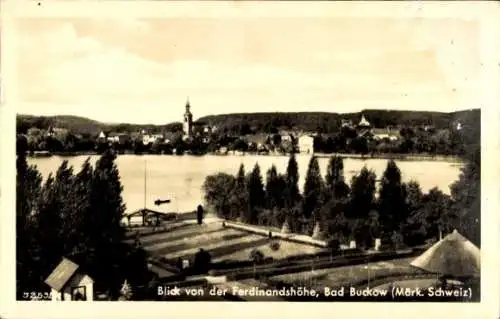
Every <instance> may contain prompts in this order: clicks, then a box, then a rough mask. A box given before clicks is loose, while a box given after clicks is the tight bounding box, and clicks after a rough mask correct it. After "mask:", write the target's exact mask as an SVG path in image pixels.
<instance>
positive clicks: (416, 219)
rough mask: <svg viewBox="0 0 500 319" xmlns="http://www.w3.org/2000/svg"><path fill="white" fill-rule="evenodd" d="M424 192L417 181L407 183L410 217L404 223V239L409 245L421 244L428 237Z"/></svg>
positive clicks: (407, 203) (407, 202) (407, 201)
mask: <svg viewBox="0 0 500 319" xmlns="http://www.w3.org/2000/svg"><path fill="white" fill-rule="evenodd" d="M423 197H424V195H423V193H422V190H421V189H420V185H419V184H418V182H416V181H410V182H409V183H408V184H407V185H406V205H407V209H408V218H407V220H406V221H404V223H403V236H404V241H405V243H406V244H407V245H408V246H414V245H421V244H423V243H424V242H425V239H426V238H427V237H426V236H427V231H426V229H427V221H426V215H425V211H424V209H423Z"/></svg>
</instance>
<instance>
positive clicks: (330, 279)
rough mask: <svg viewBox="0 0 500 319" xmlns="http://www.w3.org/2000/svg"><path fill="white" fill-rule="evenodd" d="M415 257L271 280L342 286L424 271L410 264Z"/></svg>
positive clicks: (314, 285) (303, 284)
mask: <svg viewBox="0 0 500 319" xmlns="http://www.w3.org/2000/svg"><path fill="white" fill-rule="evenodd" d="M413 259H414V258H404V259H395V260H390V261H381V262H376V263H368V264H363V265H355V266H345V267H339V268H334V269H331V268H330V269H321V270H315V271H306V272H300V273H294V274H286V275H280V276H275V277H271V278H270V280H271V281H277V282H284V283H288V284H293V285H298V286H307V287H319V288H320V289H323V287H326V286H327V287H341V286H353V285H358V284H360V283H362V282H364V281H369V280H376V279H377V278H381V277H386V276H405V275H417V274H421V273H422V272H421V271H419V270H418V269H415V268H413V267H411V266H410V262H411V261H412V260H413Z"/></svg>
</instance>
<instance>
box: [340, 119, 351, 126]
mask: <svg viewBox="0 0 500 319" xmlns="http://www.w3.org/2000/svg"><path fill="white" fill-rule="evenodd" d="M340 126H341V127H349V128H352V127H354V125H353V124H352V121H351V120H348V119H342V120H341V122H340Z"/></svg>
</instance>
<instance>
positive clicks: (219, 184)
mask: <svg viewBox="0 0 500 319" xmlns="http://www.w3.org/2000/svg"><path fill="white" fill-rule="evenodd" d="M235 183H236V179H235V178H234V176H232V175H229V174H225V173H218V174H215V175H209V176H207V177H206V178H205V182H204V183H203V190H204V192H205V202H206V203H207V204H208V205H209V207H210V208H211V209H213V210H214V211H215V213H216V214H217V216H219V217H221V218H229V217H230V213H231V205H230V199H231V197H232V191H233V189H234V185H235Z"/></svg>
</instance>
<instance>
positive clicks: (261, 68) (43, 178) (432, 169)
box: [2, 1, 498, 307]
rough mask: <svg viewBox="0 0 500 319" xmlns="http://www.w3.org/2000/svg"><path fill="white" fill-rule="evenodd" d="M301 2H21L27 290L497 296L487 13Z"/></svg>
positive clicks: (78, 295) (263, 296)
mask: <svg viewBox="0 0 500 319" xmlns="http://www.w3.org/2000/svg"><path fill="white" fill-rule="evenodd" d="M103 2H105V1H103ZM376 3H377V5H379V6H380V7H381V8H384V7H387V8H388V9H389V6H390V5H391V4H390V2H383V1H381V2H376ZM429 3H430V4H429V6H432V3H431V2H429ZM177 4H178V5H179V6H180V7H182V5H181V4H179V3H177ZM301 4H302V5H304V3H301V2H291V3H271V4H267V6H268V9H267V10H266V9H265V6H266V4H265V3H260V2H243V3H241V4H236V3H233V2H229V3H227V2H224V1H220V2H215V3H212V4H211V5H209V4H201V3H197V2H194V3H191V5H190V6H189V8H190V9H189V8H188V9H186V11H182V10H180V9H179V8H178V7H177V9H176V12H181V13H179V14H170V15H165V16H160V15H158V14H157V15H154V16H145V15H144V16H139V15H138V16H137V17H134V16H132V15H130V14H127V15H123V16H121V15H120V14H119V13H118V11H119V10H117V11H116V14H115V15H113V16H106V17H101V16H99V15H97V14H96V15H94V16H92V15H75V16H72V15H71V14H68V15H67V16H62V15H60V14H58V15H54V16H50V15H47V14H45V15H40V16H36V15H31V16H24V17H23V16H20V17H17V18H16V19H15V29H16V34H15V35H16V40H15V46H14V47H12V52H13V54H14V53H15V55H16V61H15V65H14V66H12V67H11V69H15V70H16V77H15V80H16V94H17V95H16V97H15V101H16V103H15V105H14V106H12V112H13V113H15V121H16V123H15V156H16V158H15V162H16V164H15V165H16V166H15V176H16V177H15V178H16V187H15V192H14V190H12V192H13V193H12V194H13V195H14V194H15V222H14V223H15V237H16V239H15V241H14V240H13V239H12V241H11V243H10V246H11V247H12V249H14V246H15V256H16V257H15V258H16V260H15V266H14V264H12V267H13V268H15V274H16V275H15V285H16V287H15V298H16V300H17V301H31V302H34V301H49V300H50V301H58V302H60V303H64V302H67V301H83V302H95V303H99V302H101V301H102V302H106V301H107V302H112V301H129V302H133V301H155V302H161V301H163V302H170V301H172V302H173V301H191V302H197V301H214V302H216V301H225V302H232V301H249V302H259V301H260V302H267V301H273V302H318V303H328V302H358V303H359V302H397V303H400V302H425V303H434V302H450V303H473V304H479V303H480V302H481V300H482V299H483V298H484V290H482V289H481V285H482V284H484V278H483V281H482V280H481V277H482V276H481V275H482V271H481V269H482V267H481V262H482V261H483V260H484V258H482V257H484V256H482V248H481V247H482V246H481V244H482V243H481V239H483V244H484V238H486V237H484V236H482V235H484V234H482V231H481V230H482V227H481V224H482V223H481V222H482V221H483V225H484V220H483V219H484V211H482V210H484V208H483V209H482V207H481V206H482V205H481V204H482V203H481V162H482V160H481V158H482V153H481V142H482V141H483V142H484V139H488V138H489V136H482V134H481V129H482V127H481V126H482V125H481V122H482V121H481V119H482V112H483V109H482V108H483V107H484V104H482V102H481V94H484V93H483V92H484V87H483V84H484V80H483V78H482V77H483V71H482V63H483V62H484V61H483V59H484V56H483V55H482V54H481V51H480V49H479V42H480V37H481V34H480V31H481V29H480V27H479V22H478V21H477V20H475V19H472V18H461V17H460V16H457V17H453V16H450V15H448V16H443V17H439V16H437V15H434V16H428V17H426V16H425V15H423V14H422V15H421V16H418V15H417V13H418V12H417V11H418V10H422V8H425V7H426V6H427V4H426V2H411V1H409V2H407V3H406V5H405V3H402V2H396V4H398V5H399V7H400V10H398V11H396V10H394V11H390V12H393V13H387V14H384V15H380V16H378V15H376V14H373V15H372V16H370V15H368V14H367V13H366V12H365V14H364V15H363V16H357V15H356V14H354V13H355V12H357V10H358V9H359V8H360V6H362V3H361V2H357V1H353V2H347V3H343V6H340V5H339V3H332V4H331V7H329V5H330V4H329V3H319V4H313V3H311V4H310V5H311V8H313V7H314V6H318V7H317V9H315V10H314V14H311V12H312V11H311V10H312V9H304V10H298V9H297V8H298V6H299V5H301ZM448 4H449V5H450V6H453V3H448ZM196 5H199V6H200V7H204V8H206V10H200V12H199V13H198V14H189V12H194V11H193V10H192V8H193V7H196ZM224 5H225V7H224V8H225V9H224V10H222V9H220V10H221V12H224V14H222V13H221V14H220V15H217V14H215V13H214V12H216V10H215V9H214V8H216V7H217V6H219V7H222V6H224ZM336 5H337V6H336ZM43 6H50V4H49V3H44V2H41V3H39V5H38V7H41V9H40V10H43ZM287 6H288V8H291V9H293V10H291V9H290V10H291V11H290V12H292V11H293V14H292V13H290V14H287V12H288V11H287ZM258 7H260V9H259V10H257V9H256V8H258ZM34 8H36V7H35V6H32V7H31V9H30V10H32V11H33V10H35V9H34ZM172 8H174V5H173V4H172ZM321 8H322V9H321ZM335 8H337V9H335ZM165 10H167V11H168V6H167V9H165ZM189 10H191V11H189ZM308 10H309V11H308ZM342 10H344V11H345V14H343V12H344V11H342ZM381 10H382V9H381ZM471 10H472V9H471ZM333 11H335V13H334V14H333V13H332V14H329V12H333ZM207 12H208V13H207ZM261 12H266V13H265V14H260V13H261ZM274 12H276V13H274ZM301 12H303V13H302V14H301ZM388 12H389V11H388ZM416 12H417V13H416ZM2 44H3V43H2ZM3 62H4V61H2V63H3ZM2 69H3V67H2ZM6 98H7V101H8V98H9V96H8V94H7V95H6ZM7 105H8V103H7ZM483 116H484V112H483ZM13 118H14V117H13ZM493 134H496V135H498V133H497V132H496V131H493ZM484 154H485V153H484V150H483V155H484ZM11 162H12V163H13V162H14V158H12V159H11ZM10 167H12V168H13V167H14V166H13V165H12V166H10ZM495 167H496V166H495ZM492 172H493V170H492ZM495 174H496V173H495ZM483 176H484V175H483ZM495 176H496V175H495ZM488 185H489V184H488ZM7 187H10V188H13V187H12V186H11V184H9V186H7ZM5 188H6V186H5V185H3V186H2V197H3V198H2V200H4V199H5V194H6V193H5ZM12 200H14V198H12ZM5 213H6V212H2V214H3V215H4V214H5ZM482 213H483V218H481V216H482ZM9 214H11V215H12V212H10V213H9ZM488 214H496V212H493V211H492V212H488ZM486 258H487V257H486ZM495 258H497V257H495ZM482 291H483V294H482V293H481V292H482ZM193 305H194V307H197V306H196V304H193ZM353 306H354V305H353ZM351 307H352V306H351Z"/></svg>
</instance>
